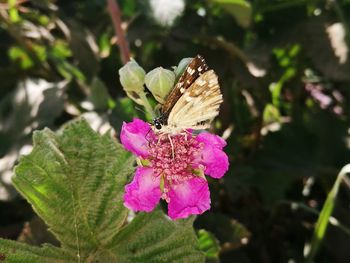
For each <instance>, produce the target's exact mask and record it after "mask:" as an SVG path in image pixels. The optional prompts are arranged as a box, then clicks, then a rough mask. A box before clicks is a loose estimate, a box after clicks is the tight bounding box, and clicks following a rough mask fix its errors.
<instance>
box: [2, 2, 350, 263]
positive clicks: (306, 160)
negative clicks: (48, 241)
mask: <svg viewBox="0 0 350 263" xmlns="http://www.w3.org/2000/svg"><path fill="white" fill-rule="evenodd" d="M163 1H165V0H163ZM163 1H158V2H163ZM151 2H153V3H156V2H157V1H151V0H149V1H136V0H120V1H118V3H119V6H120V11H121V14H122V16H121V18H122V21H123V23H122V26H123V29H124V30H125V35H126V39H127V41H128V44H129V46H130V50H131V55H132V57H133V58H135V60H136V61H137V62H138V63H139V65H140V66H142V67H143V68H144V69H145V70H146V71H147V72H150V71H151V70H152V69H154V68H156V67H160V66H161V67H164V68H166V69H171V67H172V66H174V65H177V64H178V62H179V61H180V60H181V59H182V58H184V57H193V56H194V55H196V54H197V53H199V54H201V55H203V57H205V58H206V60H207V62H208V64H209V66H210V67H211V68H213V69H214V70H215V71H216V72H217V74H218V76H219V80H220V85H221V89H222V91H223V93H224V105H223V107H222V108H221V113H220V116H219V118H217V120H216V121H215V123H214V125H213V127H212V130H213V132H216V133H217V134H220V135H223V136H224V137H225V138H226V139H227V141H228V146H227V147H226V152H227V154H228V155H229V156H230V161H231V164H230V167H231V170H230V171H229V174H228V175H226V176H225V178H224V179H223V180H220V181H219V182H215V181H212V182H210V190H211V196H212V209H211V211H209V212H208V213H205V214H204V215H201V216H199V217H197V218H196V219H195V221H194V228H195V230H196V231H197V232H198V236H199V240H200V241H202V242H204V243H202V244H201V245H200V247H201V248H202V249H203V251H204V252H205V253H206V255H207V256H208V258H210V257H211V255H214V254H215V253H216V252H217V253H218V257H219V259H220V261H221V262H288V261H291V262H292V261H294V262H302V261H304V260H305V255H304V247H305V245H308V244H310V242H311V241H312V235H313V233H314V231H315V229H316V231H318V230H320V225H322V226H325V225H327V222H328V221H327V218H328V217H329V214H330V213H326V214H325V212H323V211H325V210H323V208H324V207H329V206H328V204H329V202H326V200H329V199H327V197H328V196H332V199H333V201H332V207H333V213H332V217H330V218H334V219H335V220H336V221H334V219H331V221H330V222H329V225H328V228H327V231H324V233H322V238H320V239H319V240H317V248H318V249H316V250H317V253H315V254H313V260H314V262H347V259H348V258H349V256H350V252H349V250H348V248H347V244H348V242H349V238H350V237H349V232H348V231H347V229H348V228H349V225H350V219H349V212H348V209H347V207H348V205H349V201H350V200H349V196H348V193H349V189H348V184H347V181H346V179H343V181H342V182H345V184H340V185H339V191H337V196H336V197H335V196H333V193H334V191H333V190H332V186H333V184H334V182H335V181H336V179H335V178H336V175H337V173H338V171H339V170H340V169H341V168H342V167H343V166H344V165H345V164H347V163H349V160H350V152H349V139H350V137H349V136H350V135H349V113H350V110H349V109H350V108H349V103H348V102H349V98H350V94H349V84H350V77H349V76H350V75H349V72H350V63H349V51H348V50H349V35H350V33H349V23H350V21H349V18H350V15H349V14H350V2H349V1H346V0H336V1H328V0H325V1H321V0H313V1H306V0H268V1H267V0H250V1H248V0H208V1H199V0H195V1H185V0H183V1H182V0H172V1H171V2H172V5H166V4H162V5H160V4H158V5H157V4H153V5H151ZM180 2H181V3H182V4H183V5H181V3H180ZM175 3H178V5H176V6H175ZM166 7H172V9H167V8H166ZM175 7H176V8H175ZM167 12H168V13H167ZM159 14H160V15H159ZM170 18H171V19H170ZM169 19H170V20H171V21H170V20H169ZM0 38H1V47H2V48H1V49H0V55H1V58H2V59H1V61H0V79H1V89H0V145H1V147H0V200H2V201H1V202H0V215H1V216H0V236H2V237H7V238H11V239H16V238H17V237H18V236H21V235H19V234H20V232H21V231H22V225H23V222H26V221H31V220H32V219H33V217H34V213H33V211H32V210H31V207H30V206H28V205H27V204H26V203H25V202H23V201H22V200H21V198H20V197H19V196H18V195H17V191H16V190H15V189H14V187H13V185H12V181H11V176H12V174H13V172H12V169H13V167H14V165H15V164H16V163H17V160H18V157H19V155H21V154H28V153H29V152H30V150H31V144H32V143H31V137H32V133H33V131H34V130H37V129H43V128H44V127H49V128H50V129H51V130H54V131H55V130H58V129H59V127H61V126H62V125H66V123H67V122H69V121H71V120H72V119H74V118H76V117H80V116H83V117H85V119H86V120H87V121H88V122H89V124H90V126H91V127H93V128H94V129H95V130H97V131H99V132H102V133H104V132H106V131H107V130H108V129H111V127H113V129H115V130H116V131H117V133H118V131H119V130H120V127H121V124H122V122H123V121H130V120H132V118H134V117H139V118H141V119H144V120H146V119H147V118H149V117H150V116H149V114H145V113H144V112H142V111H140V110H139V106H138V105H137V103H134V101H132V100H130V99H129V98H127V97H126V96H125V92H124V90H123V89H122V86H121V84H120V83H119V81H118V69H120V68H121V67H122V66H123V65H122V60H121V57H122V56H121V52H120V50H119V48H118V46H117V44H118V43H119V41H118V40H119V37H118V39H117V38H116V37H115V33H114V27H113V24H112V20H111V17H110V14H109V12H108V8H107V3H106V1H103V0H102V1H101V0H92V1H52V0H31V1H12V0H10V1H2V2H1V3H0ZM146 91H147V90H146ZM150 103H151V104H152V106H153V105H155V103H156V101H150ZM148 120H149V119H148ZM73 126H74V125H73ZM70 127H72V126H70ZM85 127H86V128H87V126H85ZM40 134H41V135H40ZM62 134H64V132H63V133H60V134H55V133H52V132H48V130H46V131H45V132H39V133H36V135H35V138H37V139H36V140H39V138H40V136H44V137H45V136H46V137H45V138H47V137H48V138H51V139H52V140H53V138H55V140H56V139H57V140H62V139H63V137H62V136H63V135H62ZM88 134H90V135H89V136H91V138H95V139H94V140H96V141H98V142H101V143H102V142H103V143H107V141H108V140H109V139H108V138H109V137H108V136H107V135H104V136H102V137H99V136H98V135H97V134H95V133H93V132H92V131H91V130H89V132H88ZM50 136H53V137H50ZM51 139H50V140H51ZM45 140H46V139H45ZM45 140H44V141H45ZM78 141H79V140H78ZM96 141H94V142H95V144H94V145H96V147H97V148H98V146H97V145H98V144H99V143H97V142H96ZM103 143H102V144H103ZM107 144H108V143H107ZM74 145H75V144H74V143H73V142H72V143H71V146H72V147H73V146H74ZM35 147H37V146H35ZM45 147H46V146H45ZM47 147H48V148H50V147H53V145H51V146H50V145H48V146H47ZM113 147H117V148H118V147H119V146H113ZM37 149H39V148H37ZM50 149H52V148H50ZM106 150H107V149H106ZM37 151H38V150H34V151H33V153H32V154H39V152H37ZM87 151H88V150H87ZM41 154H42V153H41ZM96 154H98V152H96ZM100 154H102V155H103V151H101V152H100ZM29 156H31V155H29ZM54 156H55V155H53V156H52V155H47V156H46V154H45V156H44V157H45V158H54ZM92 157H93V156H92ZM26 158H27V159H28V156H27V157H24V158H23V159H22V161H21V163H20V164H19V166H18V168H17V173H18V171H19V170H18V169H20V167H23V168H22V169H23V171H22V172H23V173H24V172H26V173H29V171H30V169H28V171H27V169H25V168H24V166H23V165H24V164H25V162H26V161H25V160H26ZM57 158H58V157H57ZM103 158H105V160H107V159H108V158H116V159H118V158H119V157H118V158H117V157H116V156H114V157H108V156H104V157H103ZM125 158H126V157H125ZM43 160H45V159H43ZM43 160H41V162H44V161H43ZM58 160H60V159H58ZM22 162H23V163H22ZM130 162H131V160H130ZM98 163H99V162H98ZM43 164H44V165H48V164H46V163H43ZM28 165H29V164H28ZM52 165H53V166H52V167H51V166H50V167H48V168H50V169H55V167H56V168H57V167H58V166H55V165H58V164H57V163H55V164H52ZM81 165H82V164H81ZM111 165H112V164H111ZM112 166H113V165H112ZM112 166H110V167H112ZM79 167H81V166H79ZM95 168H96V169H100V168H99V167H95ZM24 170H25V171H24ZM114 173H117V171H114ZM39 175H42V174H41V173H39ZM32 176H34V174H32V175H30V176H29V178H32ZM20 178H21V176H20V175H19V174H18V175H17V176H16V177H15V178H14V180H13V181H14V182H15V184H16V185H17V187H19V190H20V191H22V193H24V192H23V190H21V187H24V185H26V184H24V183H23V181H21V179H20ZM123 178H124V179H123V180H124V181H123V182H126V181H127V180H128V179H127V178H126V177H123ZM46 179H48V178H46ZM22 180H24V178H23V177H22ZM37 180H38V182H37V183H38V184H39V183H41V182H40V180H39V179H37ZM44 182H46V180H44ZM47 182H50V184H49V185H48V187H49V189H51V188H54V191H51V192H50V193H49V196H50V197H51V196H53V195H58V194H64V191H63V190H62V189H61V188H57V189H56V187H54V186H55V185H56V182H55V184H54V185H51V183H54V182H51V181H47ZM69 183H76V181H74V179H73V180H72V181H71V180H69ZM104 183H106V182H104ZM92 184H93V183H92ZM34 186H36V187H38V186H39V185H36V184H34ZM77 186H79V187H84V185H77ZM101 186H102V185H101ZM106 186H107V185H106ZM91 187H93V185H91ZM118 187H119V190H120V191H121V189H122V186H121V185H117V186H116V189H113V191H114V192H113V193H117V192H118V191H117V188H118ZM78 189H80V188H78ZM78 189H77V191H78ZM34 190H35V188H33V189H30V191H34ZM61 190H62V191H61ZM35 191H36V190H35ZM38 191H39V193H41V194H43V193H44V194H47V193H48V192H46V191H47V190H46V189H45V188H40V187H39V189H38ZM43 191H44V192H43ZM79 191H80V190H79ZM79 191H78V192H79ZM111 191H112V190H111ZM75 194H77V193H75ZM110 194H111V196H112V195H113V198H114V199H115V198H117V196H118V194H119V197H120V194H121V192H118V194H115V195H114V194H112V193H110ZM25 196H26V194H25ZM93 196H94V195H92V196H89V197H87V199H86V200H84V202H88V201H89V200H91V199H90V198H92V197H93ZM28 198H30V200H31V202H33V207H34V208H35V209H36V212H38V213H39V214H40V215H41V216H42V217H43V218H44V219H46V223H47V224H48V226H49V227H50V229H51V230H52V231H53V232H54V233H56V236H57V237H58V238H59V239H60V241H62V242H63V240H61V239H62V237H61V236H63V234H64V233H66V232H67V233H68V234H70V238H74V236H75V234H74V233H72V232H70V231H72V225H71V224H72V221H69V220H68V221H67V222H69V224H64V227H63V228H62V229H60V226H59V225H56V224H55V223H52V221H50V218H51V217H53V215H52V212H50V214H46V213H45V214H43V212H42V211H41V210H40V209H39V208H38V207H37V205H39V204H37V203H36V202H39V200H40V199H37V197H36V195H33V194H30V196H28ZM69 198H70V199H68V200H72V198H71V197H69ZM74 198H76V196H74ZM106 198H107V197H106ZM111 200H112V199H111ZM56 201H57V200H56ZM107 201H108V202H109V201H110V200H107ZM51 202H55V201H52V200H51V199H50V200H49V202H48V203H45V204H46V205H45V206H48V207H47V209H51V208H52V209H53V208H54V206H51V205H48V204H51ZM41 205H43V204H40V207H41ZM65 205H66V206H67V208H68V209H69V208H70V209H72V207H74V205H73V204H72V202H67V203H65ZM83 208H84V207H81V208H79V209H83ZM91 209H92V208H91ZM119 209H123V208H121V207H119ZM83 210H84V209H83ZM45 211H46V210H45ZM48 211H51V210H48ZM55 211H56V210H55ZM80 211H81V210H78V212H77V213H78V214H80V213H81V212H80ZM89 211H90V212H91V211H92V210H89ZM113 211H114V210H113ZM123 211H124V212H122V213H124V215H125V214H126V210H123ZM328 211H330V210H328ZM64 212H65V213H64ZM68 212H69V211H65V210H62V211H61V213H60V215H61V214H64V216H66V217H67V218H70V220H72V217H73V219H74V213H73V211H70V213H68ZM111 213H113V212H111ZM108 215H109V216H111V214H108ZM319 215H320V217H319ZM324 215H326V216H324ZM91 216H92V217H91V218H90V219H89V220H94V219H93V218H95V219H96V217H98V216H99V215H98V213H97V214H94V215H91ZM139 217H140V218H141V219H142V217H152V218H153V217H154V219H152V220H156V221H157V220H160V221H161V222H163V221H164V220H165V222H167V221H166V219H164V218H163V217H162V216H161V213H160V212H159V213H158V212H157V213H156V214H155V215H137V216H136V218H135V220H136V219H137V218H139ZM159 218H160V219H159ZM104 219H106V220H107V217H106V218H104V217H102V218H101V219H99V220H102V221H101V222H100V221H99V220H97V221H96V222H95V224H93V225H94V226H95V227H101V225H100V224H101V223H102V222H104V221H103V220H104ZM141 219H140V220H141ZM162 220H163V221H162ZM332 220H333V221H332ZM160 221H157V222H160ZM321 221H322V222H323V223H322V224H321V223H317V222H321ZM85 222H89V221H85ZM133 222H134V221H133ZM137 222H139V223H137ZM143 222H144V221H142V220H141V221H137V220H136V221H135V224H140V225H142V224H143ZM334 222H338V224H334ZM188 223H189V224H190V222H188ZM140 225H138V226H140ZM155 225H159V224H158V223H156V224H155ZM180 225H181V224H177V223H174V225H172V228H176V227H180ZM86 227H87V225H86V224H80V225H79V228H78V229H79V231H83V232H84V231H85V230H84V229H86ZM136 227H137V226H135V228H136ZM44 228H45V227H42V229H44ZM13 229H14V230H13ZM25 229H26V228H25ZM29 229H30V230H31V231H32V232H33V233H34V232H35V231H34V228H33V229H32V228H30V227H29ZM58 229H59V230H60V231H58ZM125 229H127V227H126V228H125ZM185 229H187V230H186V231H189V228H187V227H186V228H184V230H183V231H185ZM201 229H205V230H206V231H207V232H208V235H204V234H203V233H204V232H202V231H203V230H201ZM27 230H28V229H27ZM27 230H26V231H27ZM73 230H74V227H73ZM324 230H325V229H324ZM23 231H24V230H23ZM61 231H63V232H61ZM96 231H97V229H96ZM113 231H118V234H117V236H118V235H119V234H120V235H121V234H123V235H128V239H130V244H138V243H134V241H135V240H136V241H140V242H141V241H142V240H138V236H137V235H136V234H135V235H134V234H132V233H131V232H123V230H122V231H120V232H119V230H118V228H117V227H115V228H114V229H113ZM113 231H111V232H109V233H108V234H110V235H113V233H115V232H113ZM130 231H131V230H130ZM162 231H164V233H167V231H170V230H167V229H165V230H162ZM186 231H185V232H186ZM89 233H90V232H89ZM96 233H97V234H98V233H100V232H96ZM102 233H103V231H102V232H101V233H100V234H101V235H102ZM135 233H136V230H135ZM169 233H170V232H169ZM83 234H84V237H85V234H86V235H87V236H89V234H88V233H81V235H83ZM97 234H96V237H94V238H95V240H97V241H96V242H97V243H93V244H92V243H89V242H90V241H89V242H88V243H84V244H82V245H84V246H85V247H87V248H89V249H90V251H91V249H92V247H93V246H94V245H95V244H98V240H101V236H99V235H97ZM22 235H23V233H22ZM204 237H205V238H206V239H204ZM209 237H215V239H214V238H212V239H210V240H211V242H212V243H210V244H211V245H213V246H212V247H208V246H207V245H206V244H207V243H205V242H206V241H205V240H207V238H209ZM70 238H69V240H68V241H69V242H68V241H67V242H68V243H67V244H70V246H71V247H70V248H68V245H67V247H62V248H60V249H59V250H58V249H57V248H56V247H53V245H45V246H43V247H28V246H26V245H25V244H18V243H13V242H14V241H8V240H6V241H5V240H2V241H1V244H0V249H2V250H1V251H5V250H6V251H13V250H12V247H13V246H14V245H13V244H16V246H17V249H16V251H17V252H18V255H15V254H14V255H13V256H14V257H15V256H17V257H21V255H26V257H28V258H27V261H29V260H30V259H31V258H33V259H32V261H38V260H40V258H41V259H42V260H44V261H45V260H46V259H49V260H50V259H52V258H55V259H56V260H60V259H62V260H66V259H68V258H70V257H72V256H73V257H74V258H75V256H76V252H77V250H76V245H75V243H74V242H72V240H71V239H70ZM192 238H193V237H192ZM74 240H75V239H74ZM193 240H194V239H193ZM203 240H204V241H203ZM214 240H217V241H218V245H219V249H218V250H216V248H215V245H214V244H215V243H216V241H215V242H214ZM91 242H92V240H91ZM152 242H155V241H154V240H153V239H152ZM195 243H196V242H195V241H193V243H192V244H191V245H193V246H195ZM39 244H41V243H40V242H39ZM64 244H65V243H64ZM125 244H126V243H125ZM125 244H124V245H125ZM314 244H315V243H314ZM139 245H140V246H142V247H143V246H144V245H145V244H144V243H139ZM188 245H190V244H189V243H188ZM135 246H136V245H135ZM214 248H215V249H214ZM62 249H71V251H67V253H61V251H62ZM120 249H124V247H123V246H121V247H120ZM125 249H126V248H125ZM129 249H130V250H127V251H132V247H129ZM107 250H108V249H107ZM316 250H314V251H316ZM58 251H59V252H58ZM84 251H85V250H84ZM116 251H117V250H116ZM147 251H148V250H147ZM147 251H146V250H145V252H147ZM149 251H151V250H149ZM212 251H216V252H215V253H213V254H211V252H212ZM1 253H2V252H1ZM115 253H119V252H115ZM150 253H151V252H150ZM154 253H155V254H157V251H156V250H155V252H154ZM88 254H89V252H84V253H83V252H82V254H81V256H82V259H83V257H86V256H87V255H88ZM43 255H46V259H43V258H42V257H43ZM152 255H153V254H152ZM215 255H216V254H215ZM96 256H97V257H100V256H101V257H102V254H96ZM29 257H31V258H29ZM0 259H1V254H0ZM75 259H76V258H75ZM14 260H15V259H14ZM208 260H209V259H208ZM210 260H216V259H210Z"/></svg>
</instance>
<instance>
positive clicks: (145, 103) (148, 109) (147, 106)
mask: <svg viewBox="0 0 350 263" xmlns="http://www.w3.org/2000/svg"><path fill="white" fill-rule="evenodd" d="M138 95H139V96H140V99H141V100H142V104H143V106H144V107H145V109H146V112H147V113H148V114H150V115H151V117H152V119H154V118H155V117H156V114H155V113H154V111H153V109H152V106H151V104H149V101H148V99H147V97H146V93H145V92H144V91H142V92H141V93H139V94H138Z"/></svg>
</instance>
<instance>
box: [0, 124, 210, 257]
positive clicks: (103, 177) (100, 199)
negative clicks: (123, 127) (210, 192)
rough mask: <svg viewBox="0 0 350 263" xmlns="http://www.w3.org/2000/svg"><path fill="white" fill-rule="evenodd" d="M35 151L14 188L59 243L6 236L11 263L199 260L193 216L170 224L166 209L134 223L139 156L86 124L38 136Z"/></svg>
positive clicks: (3, 243)
mask: <svg viewBox="0 0 350 263" xmlns="http://www.w3.org/2000/svg"><path fill="white" fill-rule="evenodd" d="M33 140H34V148H33V150H32V152H31V153H30V154H29V155H27V156H23V157H22V158H21V160H20V162H19V164H18V165H17V166H16V168H15V174H16V175H15V177H14V178H13V183H14V185H15V187H16V189H17V190H18V191H19V192H20V193H21V194H22V195H23V196H24V197H25V198H26V199H27V200H28V202H30V204H31V205H32V206H33V208H34V210H35V211H36V213H37V214H38V215H39V216H40V217H41V218H42V219H43V220H44V221H45V222H46V224H47V225H48V227H49V230H50V231H51V232H52V233H53V234H54V235H55V237H56V238H57V239H58V240H59V242H60V243H61V246H60V247H54V246H52V245H44V246H43V247H33V246H29V245H25V244H23V243H19V242H14V241H9V240H4V239H0V255H1V259H3V261H4V260H5V262H201V261H204V254H202V252H200V251H199V248H198V244H197V238H196V235H195V232H194V230H193V228H192V222H193V220H192V219H189V220H180V221H176V222H173V221H170V220H168V219H167V218H166V217H165V216H164V214H163V213H162V212H161V211H159V210H158V211H156V212H153V213H150V214H144V213H139V214H137V215H136V216H135V217H134V218H133V220H132V221H131V222H130V223H128V221H129V220H127V216H128V210H127V209H126V208H125V207H124V206H123V203H122V195H123V192H124V185H125V184H126V182H127V181H128V180H129V177H128V176H129V175H130V174H131V173H132V172H133V170H134V167H133V163H134V158H133V157H132V156H131V155H130V154H129V153H128V152H126V151H125V150H124V149H123V148H122V146H121V145H120V144H119V143H118V142H116V141H115V139H113V138H112V137H111V136H110V133H106V134H104V135H99V134H98V133H96V132H94V131H93V130H92V129H91V128H90V127H89V125H88V124H87V123H86V122H85V121H84V120H78V121H73V122H71V123H69V124H67V125H66V126H65V127H64V128H63V129H62V130H61V131H59V132H57V133H54V132H52V131H51V130H49V129H44V130H43V131H36V132H35V133H34V136H33Z"/></svg>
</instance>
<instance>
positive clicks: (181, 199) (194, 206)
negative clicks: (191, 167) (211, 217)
mask: <svg viewBox="0 0 350 263" xmlns="http://www.w3.org/2000/svg"><path fill="white" fill-rule="evenodd" d="M169 197H170V201H169V205H168V214H169V217H170V218H171V219H178V218H186V217H188V216H190V215H199V214H202V213H203V212H205V211H207V210H208V209H210V193H209V187H208V182H207V181H206V180H205V179H203V178H201V177H196V178H192V179H190V180H188V181H185V182H184V183H182V184H179V185H173V186H172V187H171V189H170V191H169Z"/></svg>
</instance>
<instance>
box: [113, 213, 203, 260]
mask: <svg viewBox="0 0 350 263" xmlns="http://www.w3.org/2000/svg"><path fill="white" fill-rule="evenodd" d="M113 245H114V249H115V251H116V253H117V254H118V258H119V259H120V262H125V263H128V262H145V263H146V262H153V263H157V262H186V263H191V262H195V263H197V262H204V254H203V253H202V252H201V251H200V250H199V248H198V241H197V238H196V235H195V233H194V230H193V228H192V220H178V221H171V220H170V219H168V218H167V217H166V216H165V215H164V214H163V213H162V212H161V211H155V212H153V213H150V214H145V213H142V214H139V216H137V217H136V218H135V219H134V220H133V221H132V222H131V224H130V225H128V226H127V227H126V228H125V229H123V230H122V231H120V233H119V234H118V235H117V237H116V239H115V240H114V241H113ZM114 249H113V250H114Z"/></svg>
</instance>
